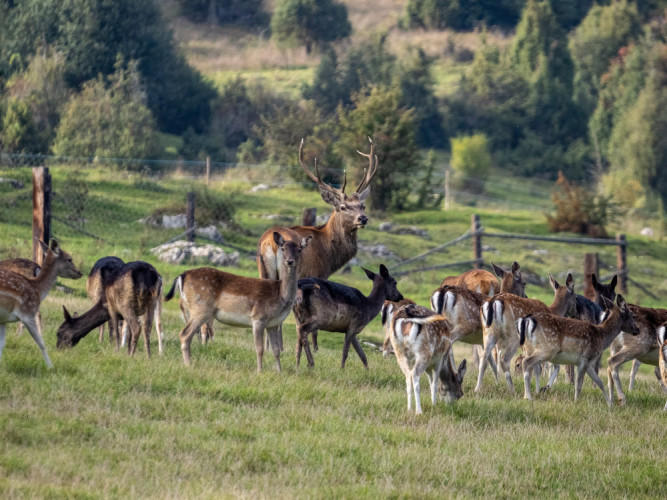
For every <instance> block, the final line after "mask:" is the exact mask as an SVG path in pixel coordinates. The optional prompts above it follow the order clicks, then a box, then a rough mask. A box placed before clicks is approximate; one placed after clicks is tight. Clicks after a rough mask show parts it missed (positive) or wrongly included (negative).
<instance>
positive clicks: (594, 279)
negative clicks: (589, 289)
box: [591, 273, 600, 290]
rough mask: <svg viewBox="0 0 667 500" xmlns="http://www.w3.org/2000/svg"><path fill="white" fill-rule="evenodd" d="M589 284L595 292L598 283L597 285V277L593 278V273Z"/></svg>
mask: <svg viewBox="0 0 667 500" xmlns="http://www.w3.org/2000/svg"><path fill="white" fill-rule="evenodd" d="M591 283H592V285H593V289H595V290H597V289H598V285H599V284H600V283H598V278H597V276H595V273H593V274H591Z"/></svg>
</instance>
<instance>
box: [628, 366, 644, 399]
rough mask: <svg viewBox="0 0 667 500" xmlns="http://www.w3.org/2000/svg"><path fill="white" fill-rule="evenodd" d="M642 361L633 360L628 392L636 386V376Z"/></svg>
mask: <svg viewBox="0 0 667 500" xmlns="http://www.w3.org/2000/svg"><path fill="white" fill-rule="evenodd" d="M641 364H642V363H641V361H639V360H638V359H633V360H632V368H631V369H630V383H629V384H628V392H630V391H631V390H632V389H634V388H635V377H636V376H637V371H638V370H639V367H640V366H641Z"/></svg>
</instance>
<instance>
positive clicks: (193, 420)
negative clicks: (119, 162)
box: [0, 167, 667, 498]
mask: <svg viewBox="0 0 667 500" xmlns="http://www.w3.org/2000/svg"><path fill="white" fill-rule="evenodd" d="M52 175H53V177H54V181H53V184H54V191H56V192H57V191H58V189H59V186H61V185H62V182H64V179H65V172H64V169H62V168H52ZM85 175H86V179H87V180H88V182H89V186H90V187H89V193H90V196H92V197H94V199H95V203H91V205H90V207H89V213H87V214H86V218H87V223H86V229H87V230H89V231H90V232H92V233H94V234H98V233H99V234H98V236H100V237H102V238H103V239H104V241H99V240H95V239H92V238H90V237H88V236H85V235H83V234H81V233H79V232H77V231H75V230H73V229H71V228H69V227H68V226H65V225H64V224H62V223H58V222H55V223H54V228H53V231H54V235H55V236H57V237H58V238H59V239H60V241H61V244H62V246H63V247H64V248H65V249H66V250H68V251H69V252H71V253H72V254H73V256H74V259H75V262H76V263H77V265H79V267H80V268H81V269H82V271H83V272H84V273H87V272H88V270H89V269H90V267H92V264H93V263H94V261H95V260H97V259H98V258H100V257H102V256H105V255H114V254H115V255H118V256H120V257H121V258H123V259H125V260H132V259H142V260H147V261H149V262H151V263H152V264H154V265H155V266H156V267H157V268H158V270H159V271H160V272H161V274H162V275H163V278H164V280H165V283H166V284H167V285H170V284H171V280H172V279H173V278H174V277H175V276H177V275H178V274H179V273H180V272H182V271H183V270H185V269H188V268H189V266H186V265H178V266H177V265H169V264H165V263H162V262H158V261H157V260H156V259H155V258H154V257H153V255H152V254H150V253H148V250H149V249H150V248H152V247H153V246H156V245H157V244H159V243H161V242H163V241H166V240H167V239H170V238H172V237H173V236H175V235H176V234H178V232H179V230H169V231H167V230H159V229H155V228H147V227H145V226H143V225H140V224H138V223H137V222H136V220H137V219H139V218H142V217H145V216H147V215H149V214H150V213H152V212H153V211H155V210H159V209H161V208H164V207H166V206H173V205H175V204H179V203H183V200H184V198H185V191H186V190H187V189H188V187H189V186H191V185H193V184H195V183H196V181H194V180H191V179H187V178H182V177H179V178H176V177H173V178H172V177H169V176H167V177H165V178H162V179H160V180H159V181H158V180H155V179H149V178H144V177H141V176H138V175H136V174H131V173H122V172H118V171H109V169H107V168H102V167H96V168H92V169H89V170H88V171H86V172H85ZM0 176H2V177H12V178H19V177H21V178H23V177H26V179H24V180H27V181H29V174H26V172H25V171H24V169H18V170H14V171H11V172H8V171H0ZM151 183H152V184H151ZM26 185H28V184H26ZM151 186H152V187H151ZM249 187H250V185H249V184H246V183H243V182H241V181H238V180H236V181H224V180H215V181H213V182H212V184H211V187H210V189H212V190H216V191H219V192H221V193H227V194H230V193H233V196H234V199H235V201H236V210H237V212H236V217H235V218H236V221H237V222H238V223H239V225H240V226H241V227H243V228H244V229H245V230H246V231H247V232H248V234H242V233H240V232H238V231H234V230H225V231H223V234H224V236H225V238H227V241H229V242H231V241H234V243H235V244H236V245H238V246H241V247H242V248H245V249H246V250H247V251H248V252H251V251H253V250H254V246H255V244H256V240H257V237H258V236H259V235H260V234H261V233H262V232H263V231H264V230H265V229H267V228H268V227H269V226H270V225H271V222H270V221H269V220H267V219H265V218H263V215H265V214H271V213H281V214H283V215H291V216H293V217H295V222H297V221H298V219H299V217H300V214H301V210H302V208H303V207H305V206H315V207H317V208H318V212H319V213H325V212H328V208H327V207H325V205H324V203H322V201H321V199H320V198H319V195H318V194H317V192H316V191H314V190H304V189H302V188H300V187H297V186H288V187H283V188H276V189H272V190H269V191H265V192H261V193H255V194H250V193H248V188H249ZM0 189H2V191H0V202H1V203H3V210H2V211H0V258H5V257H8V256H11V257H14V256H28V255H29V248H30V238H31V229H30V224H29V221H30V213H31V212H30V200H29V196H27V197H26V196H25V194H26V192H28V193H29V191H30V189H29V188H25V190H20V191H14V190H5V189H6V188H5V187H3V186H2V185H0ZM498 196H502V192H501V191H499V193H498ZM508 196H511V195H508ZM523 196H525V199H524V200H523V201H525V202H526V203H529V204H533V205H536V206H539V203H538V202H539V197H538V196H536V197H535V198H531V197H530V194H524V195H523ZM7 200H9V201H7ZM62 211H63V207H62V205H60V201H54V214H60V216H63V213H62ZM473 213H479V214H481V217H482V222H483V225H484V226H485V228H487V229H488V230H489V231H493V232H499V231H511V232H523V233H528V234H546V233H547V230H546V225H545V222H544V217H543V215H542V213H541V212H540V211H536V210H514V211H509V210H507V209H502V208H500V207H499V206H497V205H492V204H485V203H484V202H480V203H479V204H478V206H475V207H468V206H462V205H456V206H455V207H454V209H453V210H451V211H449V212H441V211H419V212H406V213H400V214H393V215H387V214H385V215H383V214H378V213H371V214H370V217H371V224H370V227H369V228H367V229H365V230H363V231H362V232H361V233H360V238H361V240H362V243H365V244H372V243H379V242H381V243H383V244H385V245H386V246H387V247H388V248H389V249H390V250H391V251H393V252H394V253H396V254H397V255H398V256H399V257H400V258H407V257H411V256H414V255H417V254H419V253H422V252H424V251H426V250H428V249H430V248H433V247H435V246H437V245H439V244H442V243H444V242H446V241H449V240H452V239H454V238H456V237H458V236H460V235H461V234H463V232H465V231H466V230H467V229H468V228H469V226H470V216H471V215H472V214H473ZM385 220H391V221H392V222H395V223H398V224H405V225H417V226H419V227H423V228H426V229H427V230H428V231H429V235H430V239H422V238H417V237H414V236H404V235H393V234H387V233H383V232H380V231H378V229H377V227H378V225H379V223H380V222H382V221H385ZM629 240H630V249H629V262H630V272H631V276H635V277H636V278H637V279H640V280H642V281H648V280H652V282H653V283H654V284H655V288H654V291H656V290H661V289H662V288H660V287H661V286H663V287H664V284H663V285H660V284H659V283H660V282H664V276H667V264H665V263H664V262H663V261H664V255H665V245H664V243H660V242H659V241H655V240H650V239H645V238H640V237H637V236H635V235H629ZM484 244H485V245H487V244H488V245H492V246H493V247H494V250H490V249H487V251H486V252H485V258H486V259H487V260H493V261H494V262H496V263H498V264H501V265H505V266H507V265H509V264H510V263H511V261H512V260H518V261H519V262H520V263H521V265H522V268H523V269H524V270H525V271H526V273H527V274H528V275H529V276H531V277H533V278H534V282H531V284H529V285H528V287H527V293H528V294H529V295H530V296H534V297H538V298H541V299H543V300H550V297H551V292H550V290H549V289H548V286H547V285H540V284H539V280H540V279H544V280H546V273H547V272H548V271H551V272H553V273H554V274H557V275H563V274H564V273H566V272H567V271H568V270H572V271H578V272H579V277H580V273H581V268H582V261H583V253H584V252H585V251H595V249H590V248H588V247H578V246H572V245H564V244H548V245H547V244H544V245H543V244H539V245H538V246H537V247H536V243H535V242H521V241H512V240H497V241H496V240H491V239H490V238H488V239H486V240H484ZM538 247H539V248H546V249H548V252H549V253H548V254H546V255H545V254H542V253H538V254H536V253H535V250H536V249H537V248H538ZM597 251H599V252H600V254H601V255H602V256H603V257H604V260H606V261H610V262H614V256H615V254H614V252H615V250H614V249H608V250H607V249H603V250H599V249H598V250H597ZM468 258H470V242H469V241H468V242H466V243H463V244H460V245H456V246H454V247H451V248H449V249H448V250H447V252H446V253H441V254H435V255H433V256H430V257H429V258H428V259H427V260H426V261H425V262H424V263H423V265H430V264H437V263H443V262H452V261H456V260H464V259H468ZM359 259H360V262H361V264H362V265H364V266H366V267H370V268H372V269H373V268H377V266H378V265H379V263H380V260H378V259H376V258H371V257H369V256H368V255H365V254H359ZM386 263H387V265H388V266H389V267H390V269H392V268H395V266H396V264H397V262H389V261H388V262H386ZM419 265H422V264H419ZM407 267H410V266H407ZM230 270H231V271H232V272H237V273H241V274H244V275H247V276H255V275H256V268H255V265H254V263H253V262H252V260H251V259H248V258H246V259H242V261H241V265H240V267H239V268H238V269H230ZM463 270H464V269H455V270H452V271H451V274H454V273H458V272H461V271H463ZM649 270H650V274H648V272H649ZM447 274H450V272H447V271H434V272H428V273H415V274H410V275H407V276H403V277H401V278H400V279H399V280H398V283H399V289H400V290H401V291H402V292H403V294H404V295H406V296H409V297H412V298H414V299H415V300H417V302H419V303H422V304H427V303H428V298H429V296H430V294H431V292H432V291H433V289H434V288H435V287H436V286H437V285H438V284H439V283H440V282H441V281H442V278H444V276H446V275H447ZM333 279H335V280H337V281H341V282H344V283H346V284H350V285H352V286H356V287H358V288H360V289H361V290H362V291H363V292H364V293H368V292H369V291H370V281H369V280H368V279H366V278H365V276H364V275H363V272H362V271H361V270H360V269H359V268H358V267H357V266H355V267H353V269H352V271H351V272H350V273H347V274H340V273H338V274H336V275H335V276H334V277H333ZM59 284H62V285H66V286H67V287H69V288H70V290H71V293H65V292H64V291H61V290H58V289H54V290H52V292H51V293H50V295H49V296H48V297H47V298H46V300H45V302H44V304H43V306H42V314H43V318H44V337H45V341H46V344H47V349H48V351H49V354H50V356H51V359H52V361H53V364H54V366H55V368H54V369H53V370H47V369H46V368H45V366H44V363H43V360H42V359H41V356H40V354H39V351H38V349H37V347H36V346H35V344H34V342H33V341H32V339H31V338H30V337H29V335H27V334H23V335H22V336H20V337H17V336H16V334H15V328H14V326H13V325H9V327H8V328H7V335H6V337H7V343H6V347H5V349H4V352H3V356H2V360H1V361H0V496H1V497H4V498H33V497H48V498H61V497H67V498H100V497H111V498H116V497H118V498H120V497H123V498H127V497H128V496H129V497H140V498H145V497H149V498H174V497H175V498H193V497H208V498H210V497H215V498H218V497H261V498H264V497H279V498H293V497H300V498H330V497H377V496H380V497H419V498H442V497H534V496H536V495H542V496H544V495H546V496H548V497H575V496H576V497H583V498H601V497H610V498H618V497H632V498H661V497H664V494H665V486H664V485H665V482H666V480H667V467H666V466H667V460H665V458H664V453H663V447H664V439H663V438H662V434H663V430H664V418H665V416H664V413H663V412H662V407H663V406H664V403H665V398H666V397H667V396H666V395H664V394H662V393H661V391H660V388H659V386H658V384H657V383H656V381H655V379H654V378H653V375H652V367H647V366H642V368H641V370H640V375H639V380H638V382H637V386H636V389H635V391H633V392H630V393H628V401H627V406H625V407H615V408H614V409H613V410H611V411H610V410H609V409H608V408H607V406H606V404H605V402H604V399H603V397H602V394H601V393H600V391H599V390H598V389H597V388H594V387H593V386H592V384H591V383H590V382H588V381H586V382H585V384H584V389H583V393H582V395H581V399H580V401H579V402H578V403H576V404H575V403H574V402H573V393H574V391H573V388H572V387H571V386H569V385H567V384H566V383H565V382H564V377H563V376H561V379H560V380H559V383H557V384H556V386H555V388H554V390H553V391H552V392H551V393H549V394H542V395H538V396H537V397H536V399H535V400H534V401H533V402H528V401H524V400H522V399H521V398H520V397H519V396H516V397H513V396H511V395H510V394H509V392H508V390H507V387H506V385H505V384H504V382H503V381H502V380H501V381H500V383H499V384H496V383H495V382H494V381H493V379H492V376H491V375H490V374H489V375H487V377H486V379H485V381H484V387H483V390H482V391H481V393H479V394H474V393H473V391H472V389H473V387H474V384H475V379H476V373H475V371H474V370H473V369H472V367H470V368H469V372H468V374H467V375H466V378H465V380H464V392H465V395H464V397H463V398H462V399H461V400H460V401H459V402H458V403H457V404H455V405H453V406H447V405H445V404H444V403H438V404H437V405H436V406H435V407H433V406H432V405H431V402H430V399H429V397H428V388H427V387H428V384H427V382H426V379H425V378H424V379H423V380H422V405H423V407H424V411H425V414H424V415H422V416H420V417H416V416H415V415H413V414H408V412H407V410H406V396H405V383H404V378H403V376H402V374H401V372H400V370H399V368H398V366H397V364H396V361H395V360H394V359H392V358H389V359H385V358H383V357H382V356H381V355H380V353H379V352H378V351H377V350H375V349H373V348H371V347H370V346H368V345H366V344H364V350H365V351H366V354H367V355H368V358H369V366H370V369H369V370H368V371H366V370H364V369H363V367H362V365H361V362H360V361H359V359H358V358H357V357H356V354H355V353H351V354H350V357H349V358H348V362H347V366H346V368H345V370H341V369H340V357H341V350H342V340H343V339H342V335H341V334H332V333H327V332H321V334H320V336H319V340H320V351H319V352H318V353H316V354H315V363H316V364H315V367H314V368H313V369H308V368H307V366H306V364H305V358H304V359H302V366H301V368H300V369H297V368H296V366H295V360H294V344H295V328H294V320H293V318H292V317H291V316H290V317H289V318H288V321H287V323H286V325H285V352H283V354H282V357H281V360H282V365H283V372H282V373H280V374H278V373H276V371H275V368H274V362H273V355H272V354H270V353H265V356H264V372H263V373H262V374H259V375H258V374H256V372H255V351H254V345H253V341H252V333H251V331H250V330H249V329H237V328H229V327H225V326H223V325H220V324H219V323H218V324H216V337H215V339H214V341H213V342H212V343H211V344H209V345H208V346H206V347H205V346H202V345H200V344H199V342H198V341H196V340H195V341H194V342H193V346H192V361H193V366H192V367H191V368H189V369H188V368H185V367H184V366H183V362H182V358H181V353H180V347H179V343H178V339H177V335H178V331H179V330H180V328H181V327H182V325H183V323H182V320H181V318H180V314H179V311H178V304H177V302H176V301H175V300H174V301H171V302H168V303H165V305H164V313H163V323H164V328H165V331H166V336H167V339H166V345H165V354H164V356H162V357H160V356H158V355H157V348H156V344H157V339H156V338H155V335H153V338H152V344H153V345H152V348H153V352H154V355H153V357H152V358H151V359H147V358H146V356H145V354H144V350H143V342H142V341H140V345H139V349H138V351H137V354H136V355H135V357H134V358H129V357H128V356H127V355H126V354H125V353H124V352H119V353H117V352H116V351H115V348H114V347H112V346H111V345H109V344H108V343H107V342H106V341H105V342H103V343H101V344H100V343H98V340H97V333H96V332H92V333H91V334H89V335H88V336H87V337H86V338H84V339H83V340H82V341H81V343H80V344H79V345H78V346H76V347H75V348H74V349H69V350H63V351H61V350H57V349H56V348H55V331H56V330H57V327H58V325H59V324H60V322H61V321H62V306H63V305H65V306H66V307H67V308H68V310H70V311H78V312H83V311H84V310H86V309H87V308H88V307H90V303H89V301H88V299H87V298H86V297H85V283H84V280H78V281H71V280H60V282H59ZM630 292H631V293H630V300H631V301H635V302H636V301H641V302H642V303H643V304H645V305H653V306H660V305H662V306H664V303H662V302H660V301H653V300H651V299H649V298H648V297H646V296H644V295H642V294H641V293H639V292H638V291H637V290H636V289H633V288H631V290H630ZM656 293H659V292H657V291H656ZM360 337H361V340H362V341H367V342H373V343H378V342H379V341H381V339H382V337H383V334H382V331H381V325H380V322H379V319H375V320H374V321H373V322H371V324H370V325H369V326H368V327H367V328H366V329H365V330H364V331H363V332H362V334H361V336H360ZM455 353H456V356H457V359H460V358H461V357H464V356H465V357H468V358H469V357H470V349H469V348H468V347H467V346H456V349H455ZM628 369H629V367H628V365H625V366H624V367H623V370H622V380H623V382H624V384H627V373H628ZM515 384H516V386H517V393H518V394H521V393H522V390H523V386H522V380H520V379H519V377H515Z"/></svg>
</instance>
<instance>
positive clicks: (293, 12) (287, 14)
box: [271, 0, 352, 53]
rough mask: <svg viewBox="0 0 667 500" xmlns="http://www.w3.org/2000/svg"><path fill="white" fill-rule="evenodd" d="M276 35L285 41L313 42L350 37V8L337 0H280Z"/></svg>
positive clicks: (275, 19)
mask: <svg viewBox="0 0 667 500" xmlns="http://www.w3.org/2000/svg"><path fill="white" fill-rule="evenodd" d="M271 32H272V36H273V37H274V38H275V39H276V40H277V41H278V42H279V43H282V44H285V45H291V46H296V45H305V46H306V52H307V53H310V52H311V50H312V48H313V46H314V45H316V46H322V45H326V44H327V43H329V42H333V41H336V40H339V39H341V38H347V37H348V36H350V33H351V32H352V25H351V24H350V21H349V20H348V18H347V8H346V7H345V5H344V4H340V3H337V2H335V1H334V0H279V1H278V3H277V5H276V10H275V12H274V13H273V17H272V18H271Z"/></svg>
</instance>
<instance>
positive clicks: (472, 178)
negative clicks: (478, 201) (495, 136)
mask: <svg viewBox="0 0 667 500" xmlns="http://www.w3.org/2000/svg"><path fill="white" fill-rule="evenodd" d="M451 143H452V158H451V160H450V164H451V166H452V168H453V169H454V171H456V172H457V173H458V176H459V177H460V180H461V181H462V183H463V185H464V186H466V187H467V188H468V189H473V190H475V191H483V190H484V181H485V179H486V176H487V174H488V172H489V168H490V167H491V153H490V152H489V146H488V140H487V138H486V136H485V135H484V134H475V135H470V136H462V137H453V138H452V139H451ZM480 181H481V182H480Z"/></svg>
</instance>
